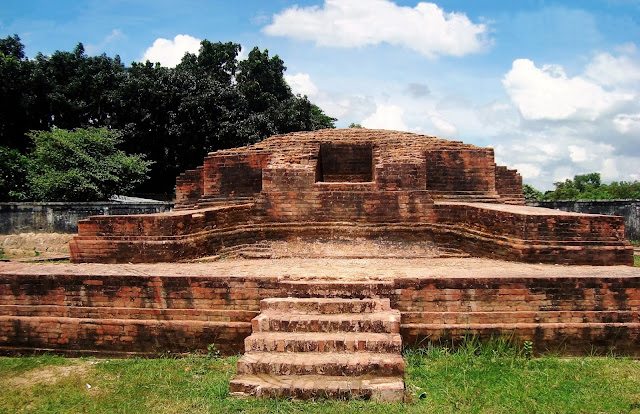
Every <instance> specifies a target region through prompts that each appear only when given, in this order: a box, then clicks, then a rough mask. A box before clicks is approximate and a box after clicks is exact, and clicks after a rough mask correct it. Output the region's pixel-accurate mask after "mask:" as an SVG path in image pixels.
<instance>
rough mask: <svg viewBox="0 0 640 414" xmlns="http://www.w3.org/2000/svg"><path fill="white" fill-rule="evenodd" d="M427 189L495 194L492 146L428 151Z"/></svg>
mask: <svg viewBox="0 0 640 414" xmlns="http://www.w3.org/2000/svg"><path fill="white" fill-rule="evenodd" d="M425 155H426V166H427V172H426V174H427V187H426V188H427V190H430V191H432V192H434V194H442V195H447V194H452V195H456V194H459V193H461V192H478V193H486V194H488V195H495V193H496V186H495V179H496V171H495V164H494V161H493V149H491V148H482V149H475V150H447V151H442V150H431V151H427V152H426V154H425Z"/></svg>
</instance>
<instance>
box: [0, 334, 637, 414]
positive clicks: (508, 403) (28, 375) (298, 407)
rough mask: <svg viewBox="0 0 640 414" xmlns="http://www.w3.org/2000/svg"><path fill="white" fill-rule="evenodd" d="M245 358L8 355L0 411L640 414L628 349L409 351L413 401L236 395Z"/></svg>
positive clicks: (1, 363)
mask: <svg viewBox="0 0 640 414" xmlns="http://www.w3.org/2000/svg"><path fill="white" fill-rule="evenodd" d="M237 359H238V358H237V357H229V358H220V359H215V358H214V359H210V358H206V357H188V358H179V359H171V358H160V359H139V358H136V359H109V360H98V359H70V358H69V359H67V358H62V357H54V356H39V357H21V358H0V412H3V413H20V412H37V413H62V412H64V413H80V412H89V413H112V412H117V413H138V412H154V413H179V412H185V413H186V412H189V413H263V412H272V413H284V412H312V413H349V414H353V413H357V412H363V413H364V412H366V413H423V412H444V413H448V412H487V413H532V412H540V413H554V412H557V413H590V412H607V413H617V412H625V413H628V412H638V413H640V362H638V361H635V360H631V359H626V358H613V357H587V358H570V359H563V358H559V357H554V356H546V357H542V358H532V359H530V358H528V355H526V353H523V352H522V351H521V350H518V349H515V348H513V347H510V346H508V345H505V344H504V343H500V342H495V343H492V344H490V345H488V346H481V345H479V344H478V343H477V342H476V341H469V342H468V343H467V344H465V345H464V346H463V347H462V348H461V349H459V350H457V351H450V350H449V349H447V348H444V347H436V348H429V349H418V350H407V351H405V359H406V362H407V376H406V384H407V396H408V402H406V403H404V404H374V403H371V402H367V401H316V402H300V401H290V400H253V399H248V400H241V399H236V398H233V397H230V396H229V391H228V383H229V379H230V378H231V376H232V375H233V374H234V372H235V363H236V361H237ZM87 384H89V385H90V386H91V387H90V388H88V387H87Z"/></svg>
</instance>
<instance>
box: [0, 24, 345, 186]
mask: <svg viewBox="0 0 640 414" xmlns="http://www.w3.org/2000/svg"><path fill="white" fill-rule="evenodd" d="M239 52H240V45H239V44H237V43H232V42H227V43H221V42H216V43H214V42H210V41H208V40H204V41H202V43H201V47H200V52H199V53H198V55H195V54H188V53H187V54H185V56H184V57H183V59H182V61H181V63H180V64H179V65H177V66H176V67H175V68H166V67H162V66H161V65H160V64H154V63H151V62H146V63H132V64H131V66H130V67H125V66H124V65H123V64H122V62H121V61H120V58H119V57H118V56H117V55H116V56H115V57H114V58H111V57H108V56H106V55H101V56H87V55H86V53H85V49H84V46H83V45H82V43H79V44H78V45H77V46H76V48H75V49H74V50H72V51H71V52H66V51H56V52H54V53H53V54H51V55H50V56H44V55H42V54H38V55H37V56H36V57H35V58H34V59H27V58H26V56H25V55H24V47H23V45H22V43H21V42H20V38H19V37H18V36H9V37H7V38H5V39H0V96H1V97H2V99H0V143H1V145H5V146H7V147H9V148H15V149H17V150H19V151H20V152H21V153H22V154H27V153H28V152H29V151H30V150H31V148H32V146H33V140H31V139H29V137H28V136H27V133H28V132H29V131H51V130H53V129H54V128H60V129H67V130H72V129H74V128H94V127H108V128H110V129H115V130H119V131H121V133H122V142H121V143H120V146H119V147H120V148H121V149H122V150H124V151H125V152H126V153H134V154H143V155H145V156H146V159H149V160H152V161H153V162H154V163H153V165H152V166H151V169H150V171H149V176H150V178H151V179H150V180H148V181H146V182H145V183H144V184H143V186H141V187H140V190H141V191H144V192H149V193H160V192H163V193H170V192H171V191H172V190H173V186H174V183H175V177H176V176H177V175H178V174H179V173H181V172H182V171H184V170H186V169H191V168H194V167H196V166H197V165H199V164H200V163H201V162H202V159H203V157H204V156H206V154H207V153H208V152H210V151H215V150H218V149H225V148H232V147H236V146H240V145H246V144H250V143H254V142H257V141H260V140H262V139H264V138H267V137H269V136H270V135H274V134H279V133H286V132H293V131H301V130H315V129H322V128H333V127H334V122H335V119H334V118H331V117H329V116H327V115H326V114H324V112H323V111H322V110H321V109H320V108H319V107H318V106H316V105H314V104H313V103H311V102H309V100H308V99H307V98H306V97H300V96H295V95H293V93H292V92H291V89H290V88H289V86H288V85H287V83H286V81H285V79H284V75H283V73H284V70H285V69H286V68H285V66H284V62H283V61H282V60H281V59H280V58H279V57H278V56H277V55H276V56H274V57H270V56H269V53H268V51H267V50H264V51H261V50H260V49H258V48H254V49H253V50H251V52H250V53H249V55H248V57H247V58H246V59H245V60H242V61H238V54H239Z"/></svg>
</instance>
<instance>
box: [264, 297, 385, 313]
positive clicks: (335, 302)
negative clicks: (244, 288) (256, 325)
mask: <svg viewBox="0 0 640 414" xmlns="http://www.w3.org/2000/svg"><path fill="white" fill-rule="evenodd" d="M260 310H261V311H262V312H282V313H303V314H336V313H372V312H378V311H389V310H391V305H390V302H389V298H380V299H342V298H272V299H263V300H262V301H260Z"/></svg>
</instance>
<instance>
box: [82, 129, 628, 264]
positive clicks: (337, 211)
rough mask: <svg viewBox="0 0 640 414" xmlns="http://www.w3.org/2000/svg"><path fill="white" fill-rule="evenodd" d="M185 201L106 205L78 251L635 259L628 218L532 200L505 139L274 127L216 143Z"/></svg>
mask: <svg viewBox="0 0 640 414" xmlns="http://www.w3.org/2000/svg"><path fill="white" fill-rule="evenodd" d="M176 198H177V204H176V205H177V208H176V211H175V212H172V213H163V214H150V215H138V216H94V217H91V218H89V219H88V220H84V221H81V222H80V224H79V232H78V237H76V238H75V239H74V241H73V242H72V243H71V261H72V262H74V263H80V262H98V263H128V262H132V263H145V262H170V261H176V260H178V261H179V260H186V259H193V258H198V257H202V256H211V255H214V254H215V253H216V252H217V251H219V250H220V249H221V248H223V247H230V246H234V245H238V244H247V243H253V242H256V241H260V240H264V239H271V240H286V239H289V240H290V239H296V238H310V239H315V238H318V237H329V238H331V237H337V236H339V237H366V238H388V239H394V238H395V239H401V240H427V241H433V242H435V243H436V244H437V245H439V246H442V247H446V248H453V249H458V250H461V251H463V252H467V253H469V254H471V255H474V256H481V257H491V258H498V259H505V260H517V261H524V262H543V263H570V264H591V265H615V264H626V265H631V264H633V249H632V247H631V246H630V245H629V243H628V242H627V241H625V240H624V222H623V219H622V218H620V217H611V216H597V215H586V214H574V213H564V212H559V211H555V210H548V209H547V210H545V209H540V208H532V207H525V206H524V205H523V204H524V198H523V196H522V179H521V177H520V175H519V174H518V173H517V172H516V171H515V170H509V169H507V168H506V167H500V166H496V165H495V163H494V157H493V149H491V148H479V147H476V146H473V145H468V144H463V143H461V142H458V141H446V140H443V139H439V138H435V137H429V136H425V135H417V134H410V133H403V132H394V131H380V130H367V129H347V130H323V131H314V132H305V133H295V134H288V135H281V136H274V137H271V138H269V139H267V140H264V141H262V142H260V143H258V144H255V145H253V146H249V147H243V148H236V149H232V150H225V151H218V152H214V153H211V154H209V156H208V157H207V158H205V160H204V165H203V166H202V167H199V168H197V169H196V170H191V171H187V172H185V173H183V174H181V175H180V177H178V179H177V182H176Z"/></svg>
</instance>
